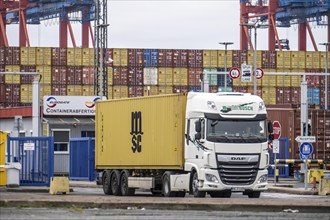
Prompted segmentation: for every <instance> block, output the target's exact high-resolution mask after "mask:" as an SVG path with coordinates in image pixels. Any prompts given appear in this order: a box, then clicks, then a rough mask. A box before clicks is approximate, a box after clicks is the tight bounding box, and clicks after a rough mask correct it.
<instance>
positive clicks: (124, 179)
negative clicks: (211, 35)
mask: <svg viewBox="0 0 330 220" xmlns="http://www.w3.org/2000/svg"><path fill="white" fill-rule="evenodd" d="M128 177H129V172H128V171H127V170H123V171H121V175H120V191H121V194H122V195H123V196H133V195H134V193H135V189H134V188H129V187H128Z"/></svg>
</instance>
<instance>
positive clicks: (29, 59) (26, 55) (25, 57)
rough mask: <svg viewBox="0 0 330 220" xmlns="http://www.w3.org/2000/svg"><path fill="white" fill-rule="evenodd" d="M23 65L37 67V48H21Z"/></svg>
mask: <svg viewBox="0 0 330 220" xmlns="http://www.w3.org/2000/svg"><path fill="white" fill-rule="evenodd" d="M21 65H36V48H35V47H21Z"/></svg>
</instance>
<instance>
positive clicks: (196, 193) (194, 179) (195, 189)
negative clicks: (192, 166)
mask: <svg viewBox="0 0 330 220" xmlns="http://www.w3.org/2000/svg"><path fill="white" fill-rule="evenodd" d="M191 184H192V192H193V195H194V197H199V198H203V197H205V195H206V192H203V191H199V190H198V174H197V172H194V173H193V177H192V182H191Z"/></svg>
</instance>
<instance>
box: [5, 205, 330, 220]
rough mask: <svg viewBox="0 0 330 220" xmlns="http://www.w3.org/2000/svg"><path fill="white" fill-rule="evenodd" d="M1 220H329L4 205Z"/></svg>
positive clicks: (289, 214) (293, 214)
mask: <svg viewBox="0 0 330 220" xmlns="http://www.w3.org/2000/svg"><path fill="white" fill-rule="evenodd" d="M0 218H1V220H7V219H8V220H12V219H16V220H21V219H22V220H23V219H24V220H25V219H34V220H38V219H69V220H70V219H93V220H94V219H95V220H96V219H109V220H112V219H113V220H121V219H137V220H160V219H175V220H180V219H189V220H197V219H203V220H206V219H217V220H219V219H220V220H222V219H223V220H231V219H235V220H236V219H238V220H239V219H244V220H259V219H260V220H264V219H280V220H281V219H283V220H287V219H297V220H298V219H299V220H305V219H306V220H307V219H308V220H310V219H318V220H323V219H324V220H328V219H329V218H330V216H329V214H328V213H300V212H299V211H298V210H284V211H282V212H244V211H243V212H241V211H236V212H233V211H202V210H199V211H193V210H184V211H182V210H181V211H179V210H147V209H137V208H136V207H128V208H127V209H80V208H77V207H75V208H74V207H71V208H67V209H63V208H62V209H49V208H0Z"/></svg>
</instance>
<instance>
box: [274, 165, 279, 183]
mask: <svg viewBox="0 0 330 220" xmlns="http://www.w3.org/2000/svg"><path fill="white" fill-rule="evenodd" d="M275 172H276V175H275V176H276V177H275V182H276V183H278V182H279V181H278V176H279V173H280V172H279V169H277V168H276V171H275Z"/></svg>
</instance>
